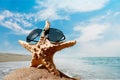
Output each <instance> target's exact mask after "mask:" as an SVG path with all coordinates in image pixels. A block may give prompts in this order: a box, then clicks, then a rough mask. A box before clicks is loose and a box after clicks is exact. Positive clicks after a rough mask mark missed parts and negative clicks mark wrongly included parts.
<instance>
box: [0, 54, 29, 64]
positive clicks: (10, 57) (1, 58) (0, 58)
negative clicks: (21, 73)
mask: <svg viewBox="0 0 120 80" xmlns="http://www.w3.org/2000/svg"><path fill="white" fill-rule="evenodd" d="M30 59H31V56H30V55H20V54H7V53H0V62H10V61H30Z"/></svg>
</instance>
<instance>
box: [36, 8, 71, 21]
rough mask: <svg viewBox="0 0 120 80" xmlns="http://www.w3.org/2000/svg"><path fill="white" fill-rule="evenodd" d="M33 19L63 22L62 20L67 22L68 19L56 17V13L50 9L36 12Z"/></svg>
mask: <svg viewBox="0 0 120 80" xmlns="http://www.w3.org/2000/svg"><path fill="white" fill-rule="evenodd" d="M35 18H36V19H37V20H64V19H65V20H68V19H69V18H68V17H67V16H64V17H62V16H60V15H58V14H57V13H56V11H55V10H53V9H51V8H47V9H45V10H41V11H39V12H37V14H36V15H35Z"/></svg>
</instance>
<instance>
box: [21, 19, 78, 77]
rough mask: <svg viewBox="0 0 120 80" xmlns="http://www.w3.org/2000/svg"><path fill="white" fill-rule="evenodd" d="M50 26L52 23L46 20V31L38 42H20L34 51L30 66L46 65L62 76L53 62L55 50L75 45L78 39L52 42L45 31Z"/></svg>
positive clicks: (50, 70)
mask: <svg viewBox="0 0 120 80" xmlns="http://www.w3.org/2000/svg"><path fill="white" fill-rule="evenodd" d="M49 28H50V23H49V22H47V21H46V25H45V27H44V31H43V32H42V35H41V36H40V40H39V41H38V42H37V43H36V44H30V43H28V42H26V41H21V40H19V43H20V44H21V45H22V46H23V47H24V48H26V49H27V50H29V51H30V52H31V53H32V59H31V64H30V67H37V68H38V67H39V68H40V67H44V68H46V69H47V70H48V71H49V72H50V73H53V74H54V75H57V76H60V72H59V70H57V69H56V66H55V64H54V62H53V56H54V54H55V52H57V51H60V50H62V49H64V48H67V47H71V46H73V45H75V43H76V41H66V42H55V43H52V42H50V41H49V40H48V39H47V38H46V37H45V31H46V30H49Z"/></svg>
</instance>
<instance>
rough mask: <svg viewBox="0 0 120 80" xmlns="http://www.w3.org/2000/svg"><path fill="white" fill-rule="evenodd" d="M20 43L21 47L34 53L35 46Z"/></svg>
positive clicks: (20, 41)
mask: <svg viewBox="0 0 120 80" xmlns="http://www.w3.org/2000/svg"><path fill="white" fill-rule="evenodd" d="M18 42H19V44H20V45H21V46H23V47H24V48H26V49H27V50H28V51H30V52H33V48H32V46H33V45H32V44H29V43H27V42H25V41H22V40H19V41H18Z"/></svg>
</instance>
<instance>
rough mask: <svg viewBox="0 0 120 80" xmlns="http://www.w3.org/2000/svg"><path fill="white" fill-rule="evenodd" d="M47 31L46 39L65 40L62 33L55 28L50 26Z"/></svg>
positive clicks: (53, 40)
mask: <svg viewBox="0 0 120 80" xmlns="http://www.w3.org/2000/svg"><path fill="white" fill-rule="evenodd" d="M47 33H48V39H49V40H50V41H52V42H60V41H63V40H65V36H64V34H63V33H62V31H60V30H58V29H55V28H50V30H49V32H47Z"/></svg>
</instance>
